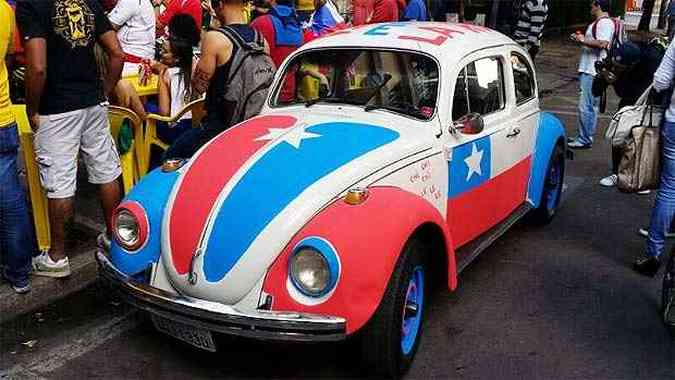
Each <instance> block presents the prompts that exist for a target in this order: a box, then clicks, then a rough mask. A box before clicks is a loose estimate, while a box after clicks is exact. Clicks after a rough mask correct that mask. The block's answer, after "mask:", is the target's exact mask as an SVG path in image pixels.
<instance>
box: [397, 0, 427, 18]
mask: <svg viewBox="0 0 675 380" xmlns="http://www.w3.org/2000/svg"><path fill="white" fill-rule="evenodd" d="M401 20H403V21H429V15H428V13H427V6H426V4H424V1H423V0H410V1H408V5H406V7H405V9H404V10H403V17H401Z"/></svg>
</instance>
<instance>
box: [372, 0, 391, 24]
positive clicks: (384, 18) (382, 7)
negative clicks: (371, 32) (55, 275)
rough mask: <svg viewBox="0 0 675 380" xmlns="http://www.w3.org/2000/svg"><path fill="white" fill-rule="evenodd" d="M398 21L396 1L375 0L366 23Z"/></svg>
mask: <svg viewBox="0 0 675 380" xmlns="http://www.w3.org/2000/svg"><path fill="white" fill-rule="evenodd" d="M396 21H398V2H397V1H396V0H375V2H374V3H373V14H372V17H370V19H369V20H367V21H366V23H367V24H376V23H380V22H396Z"/></svg>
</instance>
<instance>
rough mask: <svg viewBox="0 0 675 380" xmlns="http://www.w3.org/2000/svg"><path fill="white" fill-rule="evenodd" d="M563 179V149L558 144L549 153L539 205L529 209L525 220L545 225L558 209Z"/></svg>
mask: <svg viewBox="0 0 675 380" xmlns="http://www.w3.org/2000/svg"><path fill="white" fill-rule="evenodd" d="M564 179H565V150H564V148H563V147H562V146H561V145H560V144H558V145H556V147H555V149H554V150H553V154H551V158H550V159H549V161H548V165H547V166H546V178H544V188H543V189H542V192H541V198H540V200H539V207H537V208H536V209H534V210H532V211H530V213H529V215H528V217H527V221H528V222H530V223H532V224H538V225H545V224H548V223H550V222H551V221H552V220H553V218H554V217H555V215H556V212H557V211H558V206H559V205H560V199H561V198H562V189H563V182H564Z"/></svg>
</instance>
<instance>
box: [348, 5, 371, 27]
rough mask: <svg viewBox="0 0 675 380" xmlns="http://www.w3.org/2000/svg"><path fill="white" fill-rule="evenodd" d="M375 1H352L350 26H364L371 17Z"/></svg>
mask: <svg viewBox="0 0 675 380" xmlns="http://www.w3.org/2000/svg"><path fill="white" fill-rule="evenodd" d="M374 3H375V0H352V25H353V26H359V25H365V24H367V23H368V21H370V19H371V17H373V6H374Z"/></svg>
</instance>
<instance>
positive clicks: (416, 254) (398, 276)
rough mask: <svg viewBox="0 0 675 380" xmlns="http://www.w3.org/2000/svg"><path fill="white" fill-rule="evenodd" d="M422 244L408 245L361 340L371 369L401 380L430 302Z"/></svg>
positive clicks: (415, 347) (416, 343)
mask: <svg viewBox="0 0 675 380" xmlns="http://www.w3.org/2000/svg"><path fill="white" fill-rule="evenodd" d="M423 252H424V250H423V248H422V245H421V244H420V242H419V241H417V240H411V241H409V242H408V244H406V248H405V249H404V252H403V254H402V255H401V257H400V258H399V260H398V263H397V264H396V268H395V269H394V273H393V275H392V276H391V279H390V280H389V284H388V286H387V290H386V292H385V294H384V297H383V299H382V302H381V303H380V306H379V307H378V309H377V311H376V312H375V314H374V315H373V317H372V318H371V320H370V321H369V322H368V325H367V326H366V328H365V330H364V332H363V336H362V338H361V349H362V353H363V356H364V361H365V362H366V365H367V366H368V370H369V371H371V372H374V373H375V374H377V375H380V376H386V377H389V378H398V377H400V376H402V375H403V374H404V373H405V372H406V371H407V370H408V368H410V364H411V363H412V360H413V358H414V357H415V353H416V352H417V347H418V346H419V343H420V337H421V333H422V322H423V319H424V310H425V309H424V307H425V304H426V303H428V299H427V298H428V297H427V294H428V290H427V289H428V286H427V284H426V281H427V280H428V277H429V276H428V273H427V268H426V265H425V262H424V256H423Z"/></svg>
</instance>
